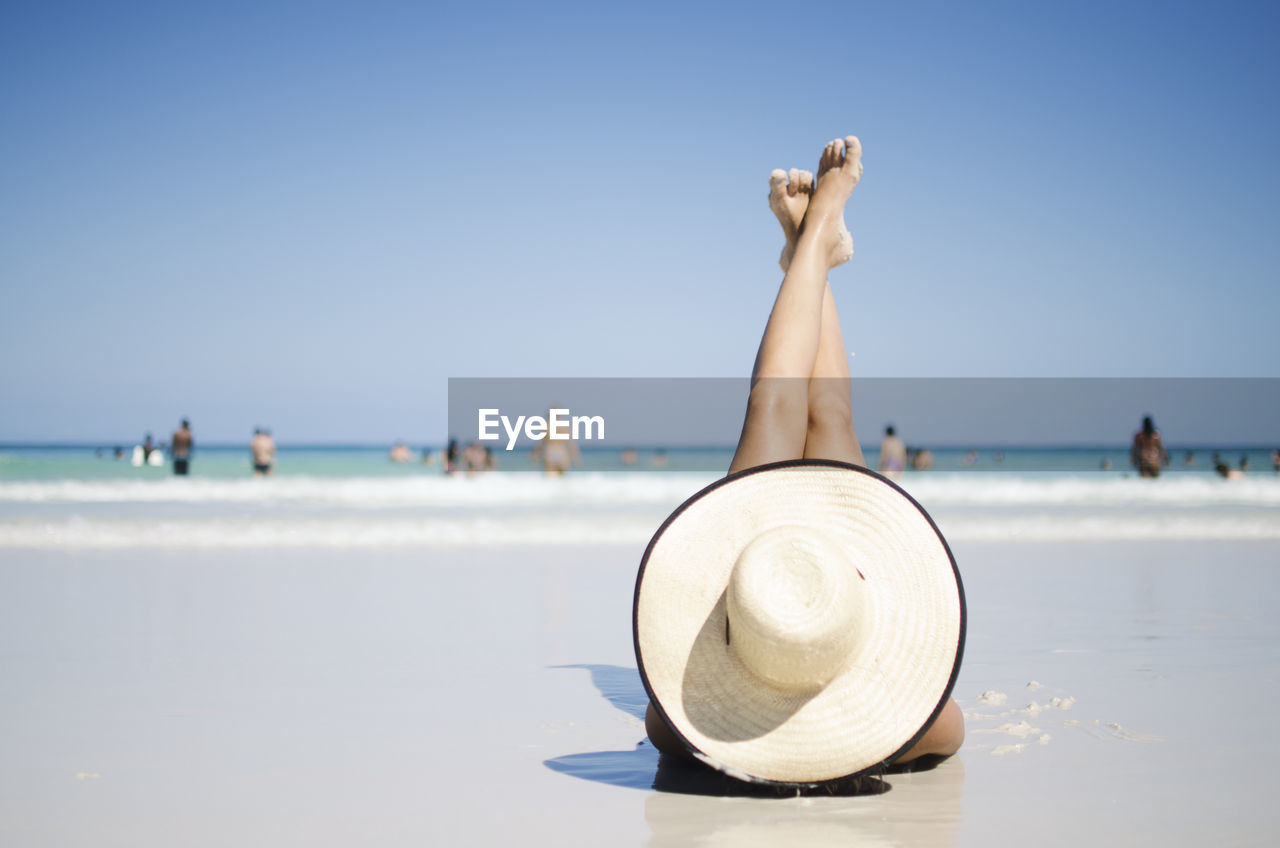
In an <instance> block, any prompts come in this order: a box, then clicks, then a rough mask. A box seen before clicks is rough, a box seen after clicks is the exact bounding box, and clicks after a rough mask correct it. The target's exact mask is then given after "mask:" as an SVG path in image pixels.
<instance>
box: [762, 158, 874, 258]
mask: <svg viewBox="0 0 1280 848" xmlns="http://www.w3.org/2000/svg"><path fill="white" fill-rule="evenodd" d="M812 191H813V174H812V173H810V172H809V171H798V170H796V169H795V168H792V169H791V170H790V171H784V170H782V169H781V168H776V169H774V171H773V173H771V174H769V208H770V209H772V210H773V214H774V215H776V216H777V218H778V223H779V224H781V225H782V235H783V237H784V238H785V239H786V243H785V244H784V245H783V246H782V255H780V256H779V257H778V264H779V265H781V266H782V270H783V271H785V270H787V269H788V268H790V267H791V257H792V256H794V255H795V252H796V238H797V237H798V236H799V234H800V222H801V221H803V220H804V213H805V210H806V209H808V208H809V195H810V194H811V193H812ZM840 240H841V247H840V250H839V251H838V256H842V257H843V258H838V259H837V261H835V263H834V264H833V265H832V266H831V267H833V268H834V267H835V266H836V265H842V264H844V263H845V262H848V261H849V258H850V257H851V256H853V236H851V235H849V230H848V229H847V228H846V227H845V225H844V220H843V219H841V221H840Z"/></svg>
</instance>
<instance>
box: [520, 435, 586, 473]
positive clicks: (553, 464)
mask: <svg viewBox="0 0 1280 848" xmlns="http://www.w3.org/2000/svg"><path fill="white" fill-rule="evenodd" d="M530 459H531V460H532V461H533V462H541V463H542V470H543V471H544V472H545V473H546V475H547V476H548V477H562V476H564V475H565V474H566V473H567V472H568V471H569V469H570V468H572V467H573V466H575V465H576V466H581V465H582V454H580V453H579V452H578V445H577V443H576V442H574V440H573V439H551V438H545V439H543V440H542V441H540V442H538V446H537V447H536V448H534V449H533V455H532V456H531V457H530Z"/></svg>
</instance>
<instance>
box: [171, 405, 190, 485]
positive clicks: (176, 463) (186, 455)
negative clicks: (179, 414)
mask: <svg viewBox="0 0 1280 848" xmlns="http://www.w3.org/2000/svg"><path fill="white" fill-rule="evenodd" d="M195 446H196V442H195V437H194V436H193V435H192V434H191V422H190V421H188V420H187V419H185V418H184V419H182V426H181V427H179V428H178V429H177V430H176V431H175V432H174V434H173V438H172V439H170V440H169V452H170V453H172V454H173V473H174V474H181V475H185V474H186V473H187V472H188V471H190V470H191V450H192V448H194V447H195Z"/></svg>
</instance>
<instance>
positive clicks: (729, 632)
mask: <svg viewBox="0 0 1280 848" xmlns="http://www.w3.org/2000/svg"><path fill="white" fill-rule="evenodd" d="M964 630H965V606H964V590H963V588H962V586H961V584H960V574H959V572H958V571H957V570H956V566H955V559H954V558H953V557H952V556H951V551H950V549H948V547H947V543H946V541H945V540H944V539H943V538H942V534H941V533H939V532H938V528H937V527H936V526H934V523H933V521H932V520H931V519H930V518H929V516H928V515H927V514H926V513H925V511H924V510H923V509H922V508H921V507H920V505H919V504H917V503H916V502H915V501H914V500H913V499H912V498H911V496H910V495H908V494H907V493H906V492H904V491H903V490H902V489H900V488H898V486H896V485H894V484H893V483H891V482H890V481H889V480H886V479H885V478H884V477H881V476H880V475H878V474H875V473H874V472H871V471H868V470H867V469H865V468H860V467H857V466H853V465H848V464H845V463H840V462H830V461H825V460H797V461H791V462H780V463H774V464H772V465H764V466H760V467H758V468H752V469H748V470H747V471H743V472H740V473H738V474H734V475H731V476H729V477H726V478H724V479H723V480H719V481H717V482H715V483H713V484H711V485H710V486H708V487H707V488H705V489H703V490H702V491H701V492H699V493H697V494H696V495H694V496H693V497H691V498H690V499H689V500H687V501H685V503H684V504H682V505H681V506H680V508H679V509H677V510H676V511H675V512H674V513H672V514H671V516H670V517H669V518H668V519H667V520H666V521H665V522H664V523H663V525H662V527H660V528H659V529H658V532H657V534H655V535H654V537H653V540H652V541H650V543H649V547H648V549H647V550H646V551H645V555H644V560H643V561H642V562H641V564H640V574H639V577H638V578H637V580H636V596H635V607H634V620H633V632H634V637H635V647H636V658H637V660H638V662H639V666H640V676H641V678H642V679H643V680H644V685H645V689H646V690H647V691H648V693H649V697H650V699H651V700H652V702H653V704H654V706H655V707H656V708H657V709H658V711H659V712H660V713H661V714H662V716H663V718H664V719H665V720H666V722H667V724H668V725H669V726H670V727H671V728H672V730H673V731H675V733H676V735H677V736H679V737H680V738H681V739H683V740H684V742H685V743H686V744H687V745H688V746H689V748H690V749H691V750H692V751H693V753H694V755H695V756H697V757H698V758H699V759H701V760H703V761H705V762H707V763H709V764H710V765H712V766H714V767H716V768H718V769H720V770H722V771H725V772H727V773H729V774H731V775H733V776H735V777H739V778H742V779H744V780H752V781H757V782H765V783H785V784H792V783H796V784H813V783H823V782H827V781H834V780H839V779H841V778H846V777H853V776H855V775H859V774H862V773H865V772H868V771H871V770H873V769H876V768H877V767H879V766H883V765H886V764H888V763H890V762H892V761H893V760H894V758H896V757H897V756H899V755H900V754H902V753H904V752H905V751H906V750H907V749H908V748H909V747H911V745H913V744H914V743H915V742H916V741H917V740H918V739H919V738H920V737H921V736H923V735H924V732H925V730H926V729H927V728H928V726H929V725H930V723H932V721H933V719H934V718H936V717H937V715H938V714H939V713H940V712H941V711H942V708H943V706H944V705H945V703H946V700H947V696H948V695H949V694H950V693H951V687H952V686H953V685H954V683H955V678H956V674H957V673H958V671H959V669H960V657H961V654H962V653H963V649H964Z"/></svg>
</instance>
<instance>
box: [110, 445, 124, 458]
mask: <svg viewBox="0 0 1280 848" xmlns="http://www.w3.org/2000/svg"><path fill="white" fill-rule="evenodd" d="M112 454H114V456H115V458H116V459H124V448H122V447H120V446H119V445H116V448H115V450H114V451H112Z"/></svg>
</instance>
